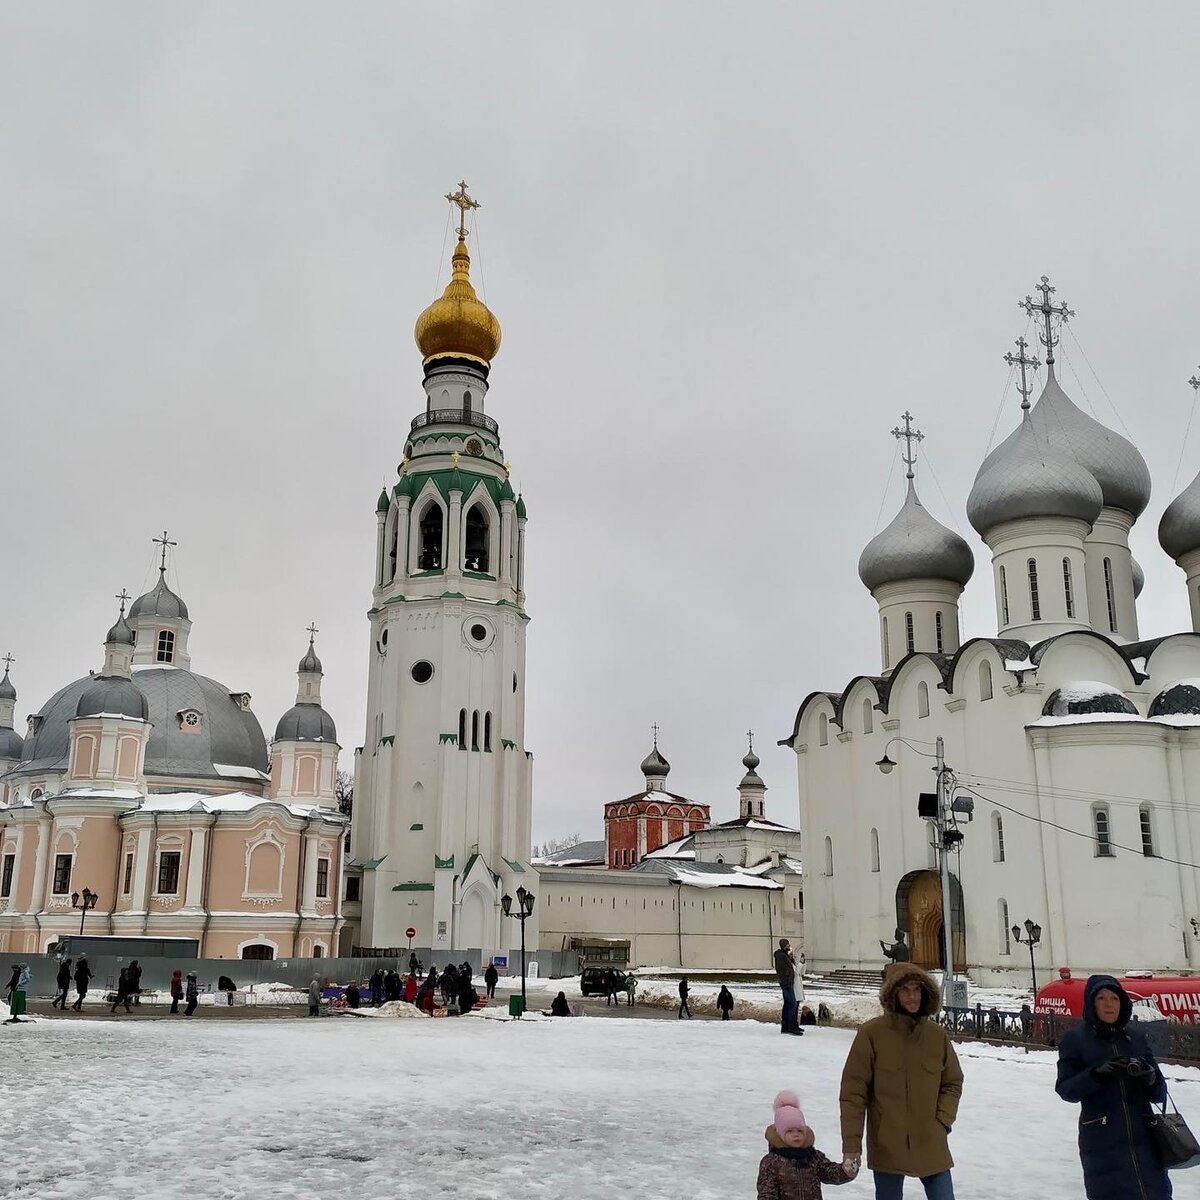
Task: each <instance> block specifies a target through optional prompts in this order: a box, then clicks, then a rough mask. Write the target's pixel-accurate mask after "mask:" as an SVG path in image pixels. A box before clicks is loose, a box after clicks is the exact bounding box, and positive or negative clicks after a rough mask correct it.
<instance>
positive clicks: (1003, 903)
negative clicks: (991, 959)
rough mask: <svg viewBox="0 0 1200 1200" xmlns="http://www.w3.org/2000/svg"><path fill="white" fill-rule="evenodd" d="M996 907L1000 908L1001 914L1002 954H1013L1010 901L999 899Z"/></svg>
mask: <svg viewBox="0 0 1200 1200" xmlns="http://www.w3.org/2000/svg"><path fill="white" fill-rule="evenodd" d="M996 907H997V908H998V909H999V916H1000V953H1001V954H1011V953H1012V943H1011V942H1010V941H1009V938H1008V930H1009V924H1008V901H1007V900H999V901H997V904H996Z"/></svg>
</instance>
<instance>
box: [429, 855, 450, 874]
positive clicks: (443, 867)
mask: <svg viewBox="0 0 1200 1200" xmlns="http://www.w3.org/2000/svg"><path fill="white" fill-rule="evenodd" d="M433 865H434V867H435V868H436V869H437V870H439V871H449V870H451V869H452V868H453V867H454V855H453V854H452V855H450V857H449V858H438V856H437V855H436V854H435V855H434V856H433Z"/></svg>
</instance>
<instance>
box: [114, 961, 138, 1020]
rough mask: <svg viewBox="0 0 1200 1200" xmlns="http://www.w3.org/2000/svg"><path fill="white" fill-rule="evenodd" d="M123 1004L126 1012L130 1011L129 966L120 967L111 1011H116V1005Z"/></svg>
mask: <svg viewBox="0 0 1200 1200" xmlns="http://www.w3.org/2000/svg"><path fill="white" fill-rule="evenodd" d="M121 1004H123V1005H125V1011H126V1012H132V1011H133V1010H132V1009H131V1008H130V1007H129V968H128V967H122V968H121V977H120V978H119V979H118V980H117V998H116V999H115V1000H114V1001H113V1006H112V1010H111V1011H112V1012H116V1011H117V1006H118V1005H121Z"/></svg>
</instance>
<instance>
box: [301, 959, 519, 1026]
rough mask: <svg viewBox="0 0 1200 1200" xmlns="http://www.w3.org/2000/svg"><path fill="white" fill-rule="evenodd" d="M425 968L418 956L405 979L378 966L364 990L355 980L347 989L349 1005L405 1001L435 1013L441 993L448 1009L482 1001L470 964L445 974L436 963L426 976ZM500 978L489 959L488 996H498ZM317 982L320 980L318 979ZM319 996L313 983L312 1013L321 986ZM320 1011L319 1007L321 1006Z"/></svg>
mask: <svg viewBox="0 0 1200 1200" xmlns="http://www.w3.org/2000/svg"><path fill="white" fill-rule="evenodd" d="M421 971H422V967H421V964H420V962H418V961H417V959H416V956H415V955H414V956H413V957H412V959H410V961H409V972H408V975H407V976H406V977H405V978H403V979H402V978H401V977H400V974H399V972H398V971H397V970H396V969H395V968H392V969H391V970H388V971H385V970H384V969H383V968H382V967H378V968H376V970H375V971H374V972H373V973H372V974H371V977H370V978H369V979H368V980H367V982H366V985H365V995H364V989H363V988H362V987H360V986H359V985H358V983H351V984H350V985H349V986H348V987H347V988H346V1004H347V1005H348V1006H349V1007H350V1008H360V1007H361V1006H362V1005H363V1004H369V1005H371V1007H373V1008H379V1007H380V1006H381V1005H384V1004H388V1003H390V1002H392V1001H394V1000H404V1001H407V1002H408V1003H409V1004H415V1005H416V1006H417V1007H418V1008H420V1009H421V1010H422V1011H423V1012H432V1011H433V1009H434V1004H435V1002H436V998H437V997H438V996H439V995H440V996H441V999H442V1003H443V1004H444V1005H446V1006H447V1007H448V1008H450V1007H457V1011H458V1012H460V1013H464V1012H470V1011H471V1010H472V1009H473V1008H474V1007H475V1005H476V1004H478V1003H479V992H478V991H477V990H476V989H475V986H474V978H475V975H474V971H473V969H472V967H471V964H470V963H467V962H464V963H459V964H457V965H456V964H455V963H448V964H447V965H446V966H445V967H444V968H443V969H442V972H441V974H440V975H439V974H438V969H437V967H436V966H431V967H430V968H429V973H428V974H427V975H425V976H424V977H423V978H422V975H421ZM499 981H500V972H499V971H497V970H496V965H495V963H491V962H489V963H488V965H487V968H486V969H485V970H484V972H483V983H484V987H485V989H486V991H487V996H488V999H492V998H493V997H495V995H496V984H497V983H498V982H499ZM313 983H314V984H317V983H318V981H317V980H316V979H315V978H314V980H313ZM316 995H317V999H316V1000H315V1001H314V1000H313V986H312V985H310V987H309V1010H310V1015H311V1016H316V1015H317V1012H314V1011H312V1010H313V1008H314V1006H319V1004H320V987H319V984H318V986H317V989H316ZM318 1011H319V1008H318Z"/></svg>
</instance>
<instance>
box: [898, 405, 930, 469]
mask: <svg viewBox="0 0 1200 1200" xmlns="http://www.w3.org/2000/svg"><path fill="white" fill-rule="evenodd" d="M900 419H901V420H902V421H903V422H904V428H903V429H901V427H900V426H899V425H897V426H896V428H895V429H893V430H892V437H894V438H895V439H896V440H897V441H903V442H904V450H903V452H902V453H901V455H900V458H901V461H902V462H903V463H904V465H905V467H907V468H908V470H907V472H906V475H905V478H907V479H909V480H911V479H912V478H913V475H914V474H915V472H914V471H913V468H914V467H915V466H916V464H917V447H918V446H919V445H920V444H921V443H922V442H923V441H924V440H925V435H924V434H923V433H922V432H921V431H920V430H919V429H914V428H913V415H912V413H910V412H909V411H908V409H905V410H904V415H903V416H902V417H901V418H900Z"/></svg>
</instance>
